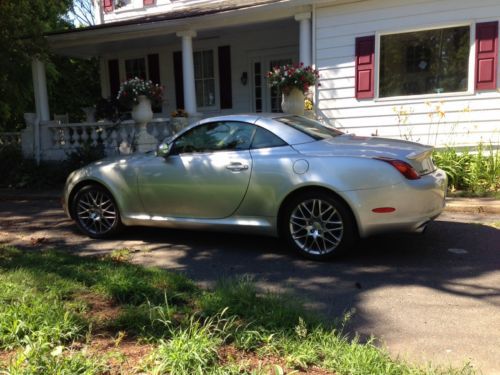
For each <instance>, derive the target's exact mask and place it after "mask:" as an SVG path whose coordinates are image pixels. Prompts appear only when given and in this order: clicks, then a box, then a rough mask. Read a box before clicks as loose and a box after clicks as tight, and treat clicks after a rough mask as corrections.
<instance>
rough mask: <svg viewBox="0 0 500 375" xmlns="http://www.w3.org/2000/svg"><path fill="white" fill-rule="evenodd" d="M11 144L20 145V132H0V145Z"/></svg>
mask: <svg viewBox="0 0 500 375" xmlns="http://www.w3.org/2000/svg"><path fill="white" fill-rule="evenodd" d="M11 145H12V146H19V147H21V132H4V133H0V147H3V146H11Z"/></svg>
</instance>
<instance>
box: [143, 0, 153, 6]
mask: <svg viewBox="0 0 500 375" xmlns="http://www.w3.org/2000/svg"><path fill="white" fill-rule="evenodd" d="M154 4H155V0H144V6H146V5H154Z"/></svg>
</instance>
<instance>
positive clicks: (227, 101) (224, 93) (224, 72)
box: [218, 46, 233, 109]
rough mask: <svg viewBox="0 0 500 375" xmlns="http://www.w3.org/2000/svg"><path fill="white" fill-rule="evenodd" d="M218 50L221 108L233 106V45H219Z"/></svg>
mask: <svg viewBox="0 0 500 375" xmlns="http://www.w3.org/2000/svg"><path fill="white" fill-rule="evenodd" d="M218 52H219V94H220V108H221V109H228V108H233V91H232V83H231V47H230V46H222V47H219V49H218Z"/></svg>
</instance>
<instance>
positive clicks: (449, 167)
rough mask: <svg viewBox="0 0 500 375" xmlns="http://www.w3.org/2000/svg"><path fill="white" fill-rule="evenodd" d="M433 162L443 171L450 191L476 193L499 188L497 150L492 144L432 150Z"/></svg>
mask: <svg viewBox="0 0 500 375" xmlns="http://www.w3.org/2000/svg"><path fill="white" fill-rule="evenodd" d="M434 163H435V164H436V165H437V166H438V167H439V168H441V169H443V170H444V171H445V172H446V174H447V176H448V185H449V188H450V190H451V191H452V192H454V191H465V192H466V193H468V195H478V196H481V195H496V194H498V193H499V192H500V151H499V149H495V148H493V146H492V145H489V146H486V147H485V146H484V145H482V144H480V145H479V146H478V148H477V150H469V149H466V150H464V151H463V152H459V151H457V150H456V149H454V148H451V147H448V148H446V149H444V150H441V151H436V152H434Z"/></svg>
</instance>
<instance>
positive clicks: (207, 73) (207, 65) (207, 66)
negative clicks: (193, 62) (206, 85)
mask: <svg viewBox="0 0 500 375" xmlns="http://www.w3.org/2000/svg"><path fill="white" fill-rule="evenodd" d="M203 76H204V77H205V78H208V77H210V78H212V77H213V76H214V54H213V52H212V50H210V51H203Z"/></svg>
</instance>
